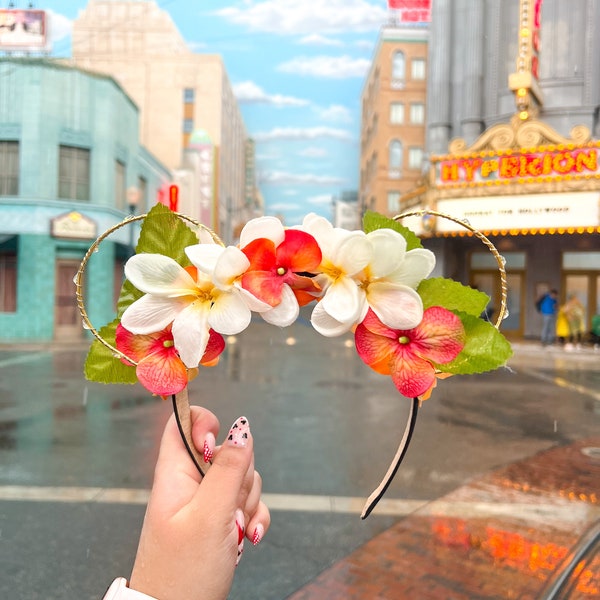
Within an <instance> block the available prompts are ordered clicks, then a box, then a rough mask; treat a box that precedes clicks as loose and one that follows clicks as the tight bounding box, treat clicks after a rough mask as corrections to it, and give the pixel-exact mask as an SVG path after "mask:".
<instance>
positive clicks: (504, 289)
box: [393, 208, 508, 329]
mask: <svg viewBox="0 0 600 600" xmlns="http://www.w3.org/2000/svg"><path fill="white" fill-rule="evenodd" d="M425 215H431V216H434V217H441V218H442V219H448V220H449V221H453V222H454V223H457V224H458V225H460V226H461V227H464V228H465V229H468V230H469V231H470V232H471V233H472V234H473V235H474V236H476V237H477V238H478V239H479V240H480V241H481V242H482V243H483V244H485V246H486V247H487V249H488V250H489V251H490V252H491V253H492V254H493V256H494V258H495V259H496V263H497V265H498V271H499V273H500V310H499V311H498V317H497V318H496V322H495V323H494V327H495V328H496V329H500V324H501V323H502V321H503V320H504V317H505V316H507V311H506V303H507V298H508V285H507V283H506V269H505V266H504V265H505V262H506V261H505V259H504V257H503V256H502V255H501V254H500V253H499V252H498V250H497V249H496V246H494V244H492V242H491V241H490V240H489V239H488V238H487V237H486V236H485V235H484V234H483V233H481V231H479V230H478V229H475V227H473V226H472V225H471V224H470V223H469V222H468V221H466V220H464V219H458V218H457V217H453V216H452V215H447V214H445V213H441V212H438V211H437V210H432V209H429V208H421V209H419V210H415V211H411V212H405V213H402V214H399V215H396V216H395V217H393V219H394V221H400V220H401V219H404V218H406V217H423V216H425Z"/></svg>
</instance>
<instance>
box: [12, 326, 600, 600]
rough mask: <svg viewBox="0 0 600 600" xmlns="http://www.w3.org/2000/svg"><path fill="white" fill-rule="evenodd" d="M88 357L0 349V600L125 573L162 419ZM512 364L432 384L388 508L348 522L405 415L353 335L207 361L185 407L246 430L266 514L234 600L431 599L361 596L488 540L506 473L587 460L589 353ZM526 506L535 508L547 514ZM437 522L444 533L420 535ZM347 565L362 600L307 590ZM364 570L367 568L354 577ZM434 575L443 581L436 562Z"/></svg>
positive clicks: (302, 339)
mask: <svg viewBox="0 0 600 600" xmlns="http://www.w3.org/2000/svg"><path fill="white" fill-rule="evenodd" d="M86 348H87V344H83V343H78V344H67V343H63V344H53V345H29V346H27V347H25V346H1V345H0V391H1V394H0V598H8V599H11V600H12V599H13V598H14V599H23V600H36V599H38V598H39V599H44V600H54V599H56V600H58V599H61V600H62V599H65V598H66V599H71V598H72V599H74V600H75V599H76V600H86V599H88V598H89V599H92V598H99V597H101V596H102V593H103V591H104V589H105V588H106V587H107V585H108V584H109V583H110V581H111V580H112V579H113V578H114V577H115V576H117V575H125V576H127V575H128V573H129V570H130V568H131V564H132V560H133V556H134V553H135V547H136V544H137V535H138V533H139V529H140V525H141V521H142V518H143V512H144V504H145V501H146V498H147V490H148V489H149V487H150V484H151V480H152V470H153V465H154V461H155V458H156V452H157V448H158V442H159V439H160V434H161V432H162V428H163V426H164V423H165V421H166V420H167V419H168V417H169V415H170V405H169V404H168V403H166V402H163V401H161V400H160V399H156V398H153V397H151V396H150V395H149V394H148V393H147V392H146V391H145V390H144V389H143V388H141V387H140V386H137V385H136V386H117V385H113V386H105V385H101V384H96V383H91V382H88V381H86V380H85V379H84V377H83V361H84V359H85V352H86ZM514 349H515V356H514V357H513V358H512V359H511V360H510V361H509V363H508V366H507V368H505V369H501V370H499V371H496V372H494V373H488V374H483V375H477V376H462V377H453V378H450V379H447V380H444V381H441V382H440V383H439V384H438V387H437V388H436V390H435V391H434V393H433V395H432V398H431V399H430V400H428V401H426V402H425V403H424V404H423V406H422V408H421V409H420V411H419V416H418V422H417V428H416V431H415V434H414V436H413V440H412V442H411V445H410V448H409V451H408V453H407V455H406V458H405V460H404V462H403V464H402V465H401V467H400V469H399V471H398V473H397V476H396V478H395V480H394V482H393V483H392V485H391V486H390V489H389V490H388V492H387V494H386V497H385V499H384V501H382V503H381V504H380V505H379V506H378V507H377V508H376V509H375V511H374V512H373V513H372V515H371V516H369V517H368V518H367V519H366V520H364V521H362V520H361V519H360V517H359V514H360V511H361V508H362V503H363V502H364V499H365V498H366V497H367V496H368V495H369V493H370V492H371V491H372V489H373V488H375V487H376V486H377V484H378V483H379V481H380V479H381V477H382V476H383V474H384V473H385V471H386V469H387V466H388V464H389V462H390V460H391V458H392V456H393V454H394V452H395V450H396V447H397V445H398V443H399V438H400V436H401V434H402V430H403V428H404V423H405V420H406V415H407V412H408V404H407V401H406V400H404V399H403V398H402V397H401V396H399V394H398V393H397V392H396V390H395V388H394V387H393V385H392V384H391V382H390V381H389V379H388V378H386V377H382V376H380V375H378V374H376V373H374V372H373V371H371V370H370V369H369V368H368V367H366V366H365V365H364V364H362V362H361V361H360V360H359V359H358V358H357V357H356V352H355V350H354V348H353V343H352V338H351V337H350V336H343V337H341V338H334V339H326V338H322V337H321V336H319V335H318V334H316V333H315V332H314V331H313V330H312V329H311V327H310V325H309V323H308V322H307V320H306V319H300V320H299V322H297V323H296V324H294V325H293V326H292V327H289V328H287V329H285V330H282V329H278V328H274V327H272V326H270V325H267V324H265V323H262V322H261V321H256V322H254V323H253V324H252V325H251V327H250V328H249V329H248V330H246V331H245V332H243V333H242V334H240V335H239V336H237V337H236V338H235V340H230V341H229V343H228V347H227V350H226V352H225V353H224V355H223V357H222V360H221V361H220V363H219V365H218V366H216V367H214V368H211V369H202V371H201V374H200V376H199V377H198V378H197V379H196V380H195V381H194V382H192V384H191V386H190V395H191V399H192V402H193V403H196V404H201V405H203V406H206V407H208V408H209V409H211V410H212V411H213V412H215V413H216V414H217V416H218V417H219V419H220V420H221V424H222V428H223V430H225V431H226V430H227V429H228V427H229V425H230V423H233V421H234V420H235V419H236V418H237V417H238V416H240V415H241V414H245V415H246V416H247V417H248V418H249V420H250V424H251V428H252V432H253V435H254V437H255V448H256V450H255V454H256V464H257V468H258V469H259V470H260V472H261V474H262V476H263V480H264V492H265V499H266V501H267V504H268V505H269V506H270V508H271V510H272V517H273V521H272V526H271V529H270V531H269V532H268V534H267V536H266V537H265V539H264V540H263V542H261V544H260V545H259V546H257V547H256V548H248V549H247V551H246V552H245V553H244V557H243V560H242V562H241V563H240V567H239V568H238V573H237V575H236V581H235V583H234V588H233V590H232V593H231V595H230V598H231V600H238V599H239V600H241V599H244V600H282V599H284V598H295V599H296V600H300V599H301V598H302V599H304V598H327V599H334V598H351V597H352V598H365V599H366V598H369V600H372V599H373V598H388V599H392V598H404V597H406V598H427V597H430V596H427V595H426V594H425V591H424V590H425V588H422V587H419V585H421V586H422V585H424V584H423V582H420V583H419V582H418V581H416V580H415V581H413V582H412V583H411V585H412V586H413V588H412V591H408V592H400V591H398V590H400V588H398V589H396V590H395V591H394V587H393V586H392V587H391V588H389V587H388V588H387V589H388V591H387V592H385V591H384V592H377V593H379V594H382V595H375V592H373V591H372V590H371V591H369V589H368V588H361V587H360V585H359V583H358V581H359V579H360V581H362V583H365V582H366V583H367V584H368V583H369V582H371V583H372V582H373V581H374V580H375V579H376V574H377V572H378V571H377V570H376V566H378V568H379V569H384V570H385V569H386V568H387V570H388V571H390V570H391V571H394V569H393V568H392V567H393V565H394V564H396V563H397V565H398V567H397V568H398V569H406V568H410V567H409V566H407V563H406V558H407V557H408V556H413V555H415V556H416V554H419V553H420V554H421V555H422V557H427V556H429V555H428V554H427V553H428V552H429V553H431V552H433V551H434V550H435V549H436V548H448V547H450V548H452V544H455V543H459V542H452V543H451V544H448V543H446V544H444V543H443V541H444V539H446V541H447V538H448V535H450V534H448V533H444V531H446V530H447V529H448V527H450V531H451V532H453V531H455V530H456V531H458V533H457V534H456V535H457V536H458V538H459V540H463V542H464V540H465V539H467V538H466V537H465V535H466V534H465V533H464V532H465V531H468V532H469V537H468V539H469V540H471V541H472V540H481V539H482V535H483V533H482V532H485V531H488V530H487V529H486V527H488V526H492V525H493V524H494V523H495V526H496V529H499V530H502V527H503V526H504V525H502V523H500V522H499V521H498V519H499V518H500V517H501V515H502V514H505V513H507V512H510V510H511V507H514V505H515V502H517V501H519V502H518V503H521V504H522V502H521V500H522V498H521V497H519V498H515V495H514V494H515V489H514V487H513V488H510V486H509V487H507V486H503V485H499V484H498V482H499V481H504V480H506V478H507V476H506V472H505V470H506V469H510V468H511V467H513V468H516V467H515V465H525V464H530V462H528V461H532V460H537V459H536V457H538V456H542V455H543V456H546V455H545V454H543V453H545V452H553V451H556V452H559V451H561V449H562V450H564V451H566V449H568V448H573V447H575V446H576V445H577V444H580V445H581V444H587V446H585V447H588V446H589V445H590V444H591V445H592V446H593V444H594V443H595V440H596V438H597V437H598V432H599V431H600V428H599V424H600V368H599V367H600V351H594V350H593V349H592V348H586V349H584V350H582V351H580V352H565V351H564V350H562V349H560V348H552V349H542V348H541V347H540V346H539V344H537V343H535V342H519V343H516V344H515V345H514ZM574 445H575V446H574ZM598 445H600V442H598ZM578 451H579V450H578ZM579 453H580V454H581V452H579ZM592 460H596V459H592ZM554 464H556V465H559V464H560V461H559V460H558V459H556V458H553V459H552V460H550V461H549V462H548V464H547V465H546V468H545V469H541V471H540V470H539V469H538V471H535V473H534V472H533V471H532V470H531V469H527V468H522V469H520V470H518V473H519V478H518V482H519V485H520V486H525V487H527V486H528V485H530V486H532V485H533V483H532V482H528V478H530V479H531V478H536V484H535V486H533V488H532V489H538V488H540V486H541V487H542V488H544V489H545V487H544V486H545V485H546V484H545V483H544V482H545V481H548V480H549V479H552V478H553V477H554V478H555V479H556V480H557V481H562V479H561V477H563V476H562V475H560V473H562V471H561V470H560V469H559V467H558V466H556V469H554V468H553V465H554ZM503 470H504V471H503ZM580 471H581V472H579V471H578V478H577V480H576V481H575V483H573V482H572V483H571V484H570V485H572V486H575V487H576V489H577V491H578V494H583V495H585V498H587V499H588V500H586V502H587V505H589V506H591V509H592V510H591V512H590V513H589V515H588V520H589V518H591V517H590V515H593V514H595V513H594V510H593V509H595V507H597V504H596V503H595V502H592V500H591V499H592V498H597V497H598V495H599V490H598V489H593V488H594V486H597V485H598V479H597V478H596V479H593V478H590V477H589V473H588V475H587V476H586V474H585V473H586V468H582V469H580ZM587 471H589V469H587ZM486 478H488V479H486ZM511 481H512V480H511ZM482 482H484V483H482ZM557 485H558V484H557ZM536 486H537V487H536ZM482 487H485V489H486V494H487V495H486V496H485V499H482V497H481V493H480V491H481V488H482ZM546 487H548V486H546ZM558 487H560V485H558ZM507 489H510V493H506V492H507ZM552 489H555V488H552ZM557 489H558V488H557ZM565 489H566V488H565ZM573 489H575V488H573ZM474 490H479V491H474ZM517 491H519V490H517ZM520 491H523V490H520ZM557 493H558V492H557ZM593 494H596V496H592V495H593ZM436 502H437V505H436ZM528 502H529V503H531V504H533V505H536V504H539V505H540V506H542V508H540V511H543V508H544V507H546V506H547V505H548V503H549V502H550V501H549V500H548V497H546V496H544V497H543V498H542V497H540V496H535V497H533V496H532V497H530V499H529V500H528ZM435 506H437V508H435V509H433V508H432V507H435ZM474 507H475V508H474ZM432 510H433V511H434V512H433V513H432V512H431V511H432ZM474 511H475V512H474ZM499 514H500V517H499ZM557 514H559V515H563V516H564V515H565V514H567V512H565V511H564V510H563V511H562V512H561V511H558V512H557ZM433 518H435V519H454V521H440V522H437V521H436V522H435V523H437V525H436V524H435V523H434V524H432V521H427V519H433ZM415 519H416V520H415ZM419 519H425V521H423V520H420V521H419ZM558 520H559V522H560V519H558ZM538 521H539V520H538ZM417 522H419V523H421V524H420V525H418V526H417V525H415V523H417ZM586 522H587V521H586ZM423 523H425V525H423ZM555 525H556V524H553V526H552V527H550V526H549V527H548V528H547V530H546V532H545V535H546V538H545V542H544V543H546V544H552V543H556V544H559V545H562V546H565V545H566V544H568V543H570V539H566V538H565V536H564V532H565V531H568V530H569V529H570V533H571V535H572V536H576V534H577V533H578V532H579V531H580V530H581V528H582V527H583V525H584V522H583V521H579V522H578V523H577V524H576V525H574V524H573V523H572V522H571V524H570V525H569V521H568V520H565V521H564V524H563V526H555ZM521 526H522V527H523V528H527V527H530V526H531V524H530V523H528V522H526V521H524V522H523V523H521ZM415 528H416V529H415ZM417 530H418V531H417ZM403 531H411V532H412V534H413V535H414V536H416V537H415V538H413V542H414V541H415V539H417V540H420V541H419V542H418V543H416V544H413V546H411V545H410V544H407V543H402V544H400V543H399V544H398V549H397V550H396V553H395V554H394V553H392V554H391V555H390V554H386V553H385V552H384V549H383V547H382V546H381V545H378V540H380V539H381V537H380V536H388V539H389V537H390V536H391V537H392V538H394V539H398V540H399V539H400V538H401V536H402V532H403ZM415 531H417V533H415ZM440 531H442V533H439V532H440ZM502 531H503V530H502ZM436 532H437V533H436ZM461 532H462V533H461ZM521 534H522V535H524V530H523V531H521ZM440 536H442V537H441V538H440ZM444 536H446V538H444ZM553 536H555V538H556V539H555V540H553ZM403 539H404V538H403ZM463 542H460V543H463ZM531 543H533V542H531ZM370 544H371V545H370ZM480 545H481V544H480ZM411 547H412V550H411V549H410V548H411ZM416 549H419V550H418V552H417V550H416ZM463 550H464V548H463ZM471 550H472V548H471ZM361 552H362V554H361ZM411 552H412V555H411ZM464 552H466V550H464ZM356 553H358V554H356ZM366 557H368V559H369V560H367V558H366ZM352 560H353V561H354V563H352V564H353V567H352V569H353V570H352V572H353V573H354V574H355V575H356V577H355V578H354V579H352V581H354V582H355V587H356V589H357V590H363V592H362V593H363V595H355V596H350V595H349V592H348V591H346V592H340V593H341V594H342V595H339V596H335V595H333V592H331V591H326V590H327V588H326V587H322V585H321V587H320V584H321V583H322V582H323V581H324V579H319V576H321V578H325V579H326V578H327V577H328V574H330V573H333V572H334V571H335V570H336V569H340V568H341V569H342V571H343V569H344V568H347V567H348V564H349V563H348V562H347V561H352ZM360 564H363V565H365V566H367V565H371V566H369V568H366V569H363V571H362V572H359V571H360V570H357V569H358V567H357V565H360ZM434 564H435V565H438V567H439V569H442V568H444V563H443V561H441V559H439V556H438V559H436V561H434ZM497 564H498V561H497V560H496V559H495V560H493V561H492V562H491V568H490V569H488V570H494V568H496V567H494V565H497ZM386 565H387V566H386ZM332 570H333V571H332ZM483 570H485V569H483ZM483 570H482V571H481V572H480V573H479V576H480V578H481V579H482V581H483ZM434 571H435V569H434ZM345 572H346V574H347V573H348V570H347V569H346V571H345ZM357 573H358V574H357ZM337 575H339V572H338V573H337ZM441 576H442V572H441V571H440V572H437V573H435V572H433V573H429V578H428V579H427V581H429V582H431V578H432V577H433V578H434V579H436V581H438V584H439V585H440V586H441V587H439V589H438V591H437V592H436V593H437V595H435V596H431V597H432V598H433V597H435V598H441V599H443V598H463V597H464V598H509V597H515V598H520V597H521V596H519V595H518V593H517V595H513V596H511V595H507V594H508V592H507V591H506V589H499V590H496V591H495V592H494V593H495V594H496V595H493V594H492V593H491V592H489V593H488V592H486V593H485V594H487V595H485V594H484V593H483V592H480V595H473V593H474V592H473V593H471V595H468V594H467V595H464V593H463V595H459V593H458V591H456V590H458V589H459V588H458V587H456V585H458V584H456V585H455V586H454V587H455V589H454V591H448V590H446V592H444V591H443V590H444V587H443V581H442V579H443V577H441ZM469 576H470V577H471V578H473V574H472V573H471V574H470V575H469ZM459 579H460V577H459ZM397 580H398V581H399V580H400V577H398V578H397ZM439 581H442V583H439ZM539 582H540V581H539V580H538V582H537V583H539ZM453 585H454V584H453ZM415 586H416V587H415ZM365 589H366V591H364V590H365ZM448 589H450V588H448ZM523 589H525V588H523ZM440 590H441V591H440ZM357 593H358V592H357ZM511 593H515V592H514V590H513V592H511ZM302 594H307V595H302ZM343 594H346V595H343ZM386 594H387V595H386ZM444 594H446V595H444ZM523 597H526V596H525V595H523ZM532 597H534V596H532Z"/></svg>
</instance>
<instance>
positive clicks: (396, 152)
mask: <svg viewBox="0 0 600 600" xmlns="http://www.w3.org/2000/svg"><path fill="white" fill-rule="evenodd" d="M389 150H390V156H389V165H388V168H389V176H390V177H391V178H392V179H397V178H399V177H400V172H401V170H402V142H401V141H400V140H392V141H391V142H390V148H389Z"/></svg>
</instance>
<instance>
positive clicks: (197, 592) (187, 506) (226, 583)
mask: <svg viewBox="0 0 600 600" xmlns="http://www.w3.org/2000/svg"><path fill="white" fill-rule="evenodd" d="M191 418H192V439H193V442H194V445H195V446H196V448H198V450H199V451H200V452H201V453H202V452H205V451H207V452H208V453H209V454H210V453H211V451H212V449H213V448H214V444H215V442H214V440H215V438H216V437H217V434H218V431H219V422H218V420H217V418H216V417H215V416H214V415H213V414H212V413H211V412H210V411H208V410H206V409H204V408H199V407H192V415H191ZM261 485H262V483H261V478H260V475H259V474H258V473H257V472H256V471H255V470H254V453H253V439H252V435H251V434H250V430H249V427H248V421H247V420H246V419H245V418H243V417H241V418H240V419H238V420H237V421H236V422H235V423H234V425H233V427H232V429H231V430H230V432H229V433H228V435H227V438H226V439H225V442H224V443H223V445H222V446H220V447H219V448H217V449H216V450H215V452H214V460H213V464H212V466H211V467H210V469H208V471H207V473H206V475H205V477H204V479H203V478H202V477H201V475H200V473H199V472H198V470H197V469H196V467H195V465H194V463H193V462H192V460H191V459H190V457H189V455H188V454H187V451H186V449H185V447H184V444H183V441H182V439H181V436H180V434H179V431H178V429H177V424H176V422H175V418H174V417H171V419H170V420H169V422H168V423H167V425H166V427H165V431H164V434H163V438H162V441H161V445H160V451H159V456H158V460H157V463H156V469H155V473H154V483H153V486H152V492H151V494H150V500H149V502H148V508H147V510H146V516H145V518H144V524H143V527H142V533H141V535H140V543H139V547H138V552H137V556H136V559H135V563H134V566H133V571H132V574H131V579H130V583H129V587H130V588H131V589H133V590H136V591H138V592H143V593H145V594H148V595H150V596H152V597H154V598H158V599H160V600H225V599H226V598H227V594H228V593H229V590H230V588H231V584H232V581H233V575H234V572H235V567H236V564H237V562H238V561H239V555H238V544H239V543H240V542H241V543H243V538H244V535H245V537H247V538H248V539H249V540H250V541H252V542H253V543H254V544H255V545H256V544H257V543H258V542H259V541H260V539H261V538H262V537H263V535H264V533H265V532H266V531H267V529H268V527H269V524H270V515H269V510H268V508H267V507H266V506H265V504H264V503H263V502H261V500H260V494H261ZM240 521H241V522H240ZM244 523H245V526H244ZM239 531H243V533H242V534H241V535H239V537H238V532H239ZM240 548H241V544H240Z"/></svg>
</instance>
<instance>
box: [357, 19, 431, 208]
mask: <svg viewBox="0 0 600 600" xmlns="http://www.w3.org/2000/svg"><path fill="white" fill-rule="evenodd" d="M428 39H429V32H428V27H427V24H422V23H421V24H415V23H403V22H398V23H395V24H394V23H391V24H390V25H389V26H386V27H384V28H383V29H382V30H381V32H380V35H379V39H378V41H377V46H376V48H375V52H374V55H373V62H372V65H371V68H370V70H369V73H368V76H367V78H366V81H365V84H364V87H363V92H362V97H361V103H362V119H361V149H360V189H359V200H360V205H361V208H362V211H363V212H364V210H367V209H368V210H375V211H377V212H379V213H382V214H386V215H388V216H394V215H397V214H398V213H399V212H400V198H401V197H402V196H403V195H404V194H406V193H407V192H408V191H410V190H413V189H414V188H415V186H416V183H417V181H418V180H419V179H420V177H421V175H422V169H423V156H424V147H425V105H426V93H427V84H426V75H427V42H428Z"/></svg>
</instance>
